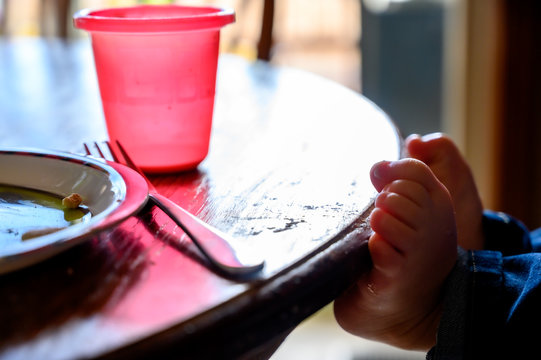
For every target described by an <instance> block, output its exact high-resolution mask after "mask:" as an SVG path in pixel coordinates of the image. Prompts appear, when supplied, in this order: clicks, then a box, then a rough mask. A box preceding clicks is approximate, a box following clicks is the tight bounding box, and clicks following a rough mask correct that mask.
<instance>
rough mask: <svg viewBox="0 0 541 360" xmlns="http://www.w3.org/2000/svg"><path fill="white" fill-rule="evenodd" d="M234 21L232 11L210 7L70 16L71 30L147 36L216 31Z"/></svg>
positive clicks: (133, 8)
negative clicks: (151, 33) (149, 33)
mask: <svg viewBox="0 0 541 360" xmlns="http://www.w3.org/2000/svg"><path fill="white" fill-rule="evenodd" d="M234 21H235V11H234V10H232V9H227V8H218V7H213V6H180V5H139V6H130V7H117V8H109V9H102V10H89V9H83V10H80V11H78V12H76V13H75V14H74V15H73V24H74V25H75V27H77V28H79V29H82V30H86V31H90V32H94V31H101V32H121V33H148V32H176V31H193V30H210V29H219V28H221V27H223V26H225V25H227V24H230V23H232V22H234Z"/></svg>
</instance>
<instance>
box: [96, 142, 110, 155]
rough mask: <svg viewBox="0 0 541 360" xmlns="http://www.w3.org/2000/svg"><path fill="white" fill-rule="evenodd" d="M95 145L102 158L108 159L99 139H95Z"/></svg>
mask: <svg viewBox="0 0 541 360" xmlns="http://www.w3.org/2000/svg"><path fill="white" fill-rule="evenodd" d="M94 147H95V148H96V150H98V154H100V157H101V158H102V159H107V157H105V155H104V154H103V151H101V148H100V145H99V144H98V142H97V141H94Z"/></svg>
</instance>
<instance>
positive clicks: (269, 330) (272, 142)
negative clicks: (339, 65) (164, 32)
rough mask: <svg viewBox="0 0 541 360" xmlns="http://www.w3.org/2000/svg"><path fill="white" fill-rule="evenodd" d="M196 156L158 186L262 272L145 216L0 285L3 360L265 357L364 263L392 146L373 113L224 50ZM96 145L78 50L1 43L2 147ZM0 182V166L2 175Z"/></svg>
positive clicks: (102, 134)
mask: <svg viewBox="0 0 541 360" xmlns="http://www.w3.org/2000/svg"><path fill="white" fill-rule="evenodd" d="M214 113H215V118H214V125H213V134H212V140H211V150H210V153H209V156H208V158H207V159H206V160H205V161H204V162H203V163H202V164H201V165H200V166H199V168H198V169H197V170H196V171H191V172H186V173H179V174H171V175H167V176H154V177H152V178H151V179H152V181H153V182H154V183H155V184H156V186H157V187H158V189H159V190H160V191H161V192H162V193H163V194H164V195H166V196H168V197H170V198H171V199H172V200H174V201H176V202H178V203H179V204H180V205H182V206H184V207H185V208H187V209H188V210H189V211H191V212H192V213H194V214H196V215H197V216H198V217H200V218H202V219H204V220H205V221H207V222H208V223H210V224H212V225H213V226H215V227H217V228H218V229H220V230H222V231H224V232H226V233H228V234H231V235H233V236H234V237H235V239H236V241H237V242H238V243H239V244H243V245H245V246H248V247H250V248H251V251H254V252H257V253H259V254H262V255H263V256H264V258H265V260H266V266H265V268H264V270H263V271H262V272H261V274H259V276H258V277H256V278H254V279H251V280H249V281H238V280H233V279H227V278H224V277H223V276H220V275H218V274H216V273H214V272H213V271H212V270H211V269H210V268H209V267H208V264H207V263H206V261H205V259H204V258H203V257H202V256H201V254H200V253H199V252H198V251H197V249H195V248H194V246H193V244H192V243H191V242H190V241H189V240H188V239H187V238H186V237H185V236H182V231H181V230H179V229H178V228H176V227H175V226H174V224H173V223H172V222H171V221H170V220H169V219H168V218H166V217H165V216H164V215H163V214H162V213H161V212H160V211H159V210H158V209H156V208H150V207H147V208H145V209H144V210H143V211H142V212H141V213H139V214H137V216H133V217H131V218H129V219H128V220H126V221H125V222H124V223H122V224H121V225H120V226H118V227H117V228H114V229H111V230H110V231H107V232H105V233H102V234H100V235H99V236H97V237H95V238H92V239H89V240H88V241H87V242H85V243H83V244H81V245H78V246H76V247H74V248H72V249H70V250H68V251H65V252H63V253H61V254H60V255H57V256H55V257H53V258H51V259H49V260H46V261H44V262H42V263H39V264H37V265H34V266H31V267H28V268H25V269H22V270H19V271H16V272H13V273H9V274H6V275H2V276H0V294H1V296H0V309H1V310H0V324H1V325H0V358H1V359H23V358H24V359H44V358H47V359H72V358H86V357H89V358H106V359H117V358H118V359H133V358H148V357H150V356H152V357H153V358H160V359H164V358H182V359H189V358H197V359H203V358H215V359H217V358H238V357H241V356H244V357H245V358H249V357H253V356H255V355H257V354H259V353H264V352H268V350H269V349H272V345H273V344H277V343H279V342H280V341H281V340H282V339H283V337H284V335H285V334H287V332H288V331H290V330H291V329H293V328H294V327H295V326H296V325H298V324H299V323H300V322H301V321H302V320H303V319H305V318H306V317H307V316H309V315H311V314H312V313H314V312H315V311H317V310H318V309H320V308H321V307H323V306H324V305H326V304H328V303H329V302H331V301H332V300H333V299H334V298H335V297H336V296H337V295H339V294H340V293H341V292H342V291H343V290H345V289H346V288H347V287H348V286H349V285H350V284H352V282H353V281H354V280H355V278H356V277H357V276H359V275H360V274H361V273H362V272H363V271H365V269H366V268H367V266H369V263H370V260H369V256H368V252H367V247H366V239H367V237H368V234H369V230H368V229H367V225H366V217H367V214H368V211H369V209H370V207H371V204H372V199H373V197H374V195H375V191H374V190H373V188H372V186H371V184H370V180H369V176H368V172H369V169H370V167H371V165H372V164H373V163H375V162H376V161H379V160H382V159H397V158H399V157H400V152H401V146H402V141H401V138H400V136H399V134H398V132H397V131H396V129H395V127H394V126H393V124H392V123H391V122H390V120H389V119H388V118H387V117H386V116H385V114H384V113H383V112H382V111H381V110H379V109H378V108H377V107H376V106H375V105H374V104H372V103H370V102H369V101H367V100H366V99H365V98H363V97H362V96H360V95H358V94H356V93H354V92H351V91H349V90H347V89H346V88H343V87H341V86H340V85H337V84H335V83H332V82H330V81H327V80H325V79H323V78H320V77H317V76H315V75H312V74H309V73H305V72H302V71H299V70H293V69H286V68H276V67H272V66H270V65H268V64H267V63H263V62H255V63H251V62H247V61H246V60H243V59H241V58H237V57H234V56H231V55H223V56H222V57H221V59H220V64H219V70H218V83H217V95H216V106H215V112H214ZM106 138H107V135H106V130H105V125H104V118H103V114H102V110H101V105H100V99H99V93H98V87H97V83H96V78H95V73H94V66H93V59H92V53H91V49H90V46H89V44H88V42H87V41H86V40H80V41H76V42H62V41H51V40H49V41H47V40H40V39H26V40H2V41H1V42H0V147H1V146H4V147H5V146H24V147H39V148H47V149H57V150H64V151H71V152H82V143H83V142H85V141H93V140H105V139H106ZM0 171H1V170H0Z"/></svg>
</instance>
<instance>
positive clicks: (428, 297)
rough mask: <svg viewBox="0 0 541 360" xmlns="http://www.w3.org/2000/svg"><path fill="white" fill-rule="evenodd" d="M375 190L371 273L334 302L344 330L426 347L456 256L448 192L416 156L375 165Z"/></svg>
mask: <svg viewBox="0 0 541 360" xmlns="http://www.w3.org/2000/svg"><path fill="white" fill-rule="evenodd" d="M371 177H372V183H373V184H374V186H375V187H376V189H377V190H378V192H379V195H378V197H377V199H376V201H375V208H374V210H373V212H372V214H371V215H370V225H371V227H372V229H373V230H374V234H373V235H372V236H371V237H370V239H369V242H368V247H369V250H370V254H371V257H372V262H373V267H372V269H371V271H370V272H369V273H368V274H366V275H365V276H364V277H363V278H361V279H360V280H359V281H358V283H357V284H356V286H355V287H353V288H352V289H351V290H350V291H349V292H348V293H346V294H345V295H343V296H342V297H340V298H338V299H337V300H336V301H335V315H336V319H337V320H338V322H339V323H340V325H341V326H342V327H343V328H344V329H346V330H347V331H349V332H351V333H353V334H356V335H358V336H361V337H365V338H369V339H373V340H378V341H383V342H386V343H389V344H392V345H394V346H398V347H402V348H407V349H419V350H428V349H429V348H430V347H432V346H433V345H434V344H435V342H436V333H437V326H438V323H439V318H440V315H441V291H442V288H443V283H444V281H445V278H446V277H447V276H448V274H449V273H450V271H451V269H452V268H453V266H454V263H455V261H456V224H455V219H454V210H453V204H452V200H451V197H450V195H449V192H448V190H447V189H446V188H445V186H444V185H443V184H442V183H441V182H440V181H439V180H438V179H437V178H436V177H435V175H434V174H433V173H432V171H431V170H430V168H429V167H428V166H427V165H425V164H424V163H422V162H421V161H418V160H415V159H404V160H400V161H395V162H381V163H378V164H376V165H375V166H374V167H373V168H372V172H371Z"/></svg>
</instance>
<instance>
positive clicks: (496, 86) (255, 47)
mask: <svg viewBox="0 0 541 360" xmlns="http://www.w3.org/2000/svg"><path fill="white" fill-rule="evenodd" d="M137 3H181V4H188V5H190V4H211V5H218V6H226V7H232V8H234V9H235V10H236V13H237V22H236V23H235V24H233V25H231V26H228V27H226V28H224V29H223V30H222V42H221V46H222V51H223V52H227V53H232V54H236V55H239V56H242V57H245V58H246V59H248V60H250V61H268V62H270V63H271V64H276V65H280V66H289V67H295V68H298V69H302V70H305V71H309V72H312V73H315V74H318V75H319V76H323V77H326V78H329V79H331V80H333V81H336V82H338V83H341V84H342V85H344V86H345V87H348V88H350V89H351V90H352V91H355V92H358V93H361V94H363V95H364V96H366V97H367V98H369V99H370V100H372V101H373V102H375V103H376V104H377V105H378V106H380V107H381V108H382V109H383V110H385V111H386V112H387V113H388V114H389V115H390V116H391V118H392V119H393V121H395V123H396V124H397V126H398V127H399V129H400V130H401V132H402V133H403V135H404V136H407V135H409V134H411V133H420V134H424V133H428V132H434V131H443V132H446V133H448V134H449V135H450V136H451V137H452V138H453V139H454V140H455V141H456V142H457V144H458V145H459V147H460V149H461V151H462V152H463V153H464V155H465V156H466V158H467V159H468V161H469V162H470V164H471V165H472V168H473V170H474V175H475V178H476V181H477V183H478V186H479V190H480V192H481V196H482V199H483V202H484V205H485V207H486V208H490V209H494V210H501V211H505V212H507V213H510V214H511V215H514V216H517V217H518V218H520V219H522V220H523V221H524V222H525V224H526V225H527V226H528V227H530V228H532V229H533V228H536V227H539V226H541V146H539V145H538V144H539V139H541V108H540V107H541V74H540V69H539V65H540V64H541V50H540V49H541V46H540V45H541V41H540V40H541V21H539V19H540V18H541V1H536V0H520V1H512V0H475V1H468V0H207V1H204V0H192V1H150V0H148V1H141V0H139V1H136V0H71V1H70V0H0V39H1V40H0V41H11V39H14V38H20V37H36V36H43V37H52V38H62V39H65V41H80V40H81V39H82V38H84V37H85V36H86V35H85V34H83V33H82V32H79V31H77V30H75V29H73V27H72V25H71V16H72V14H73V13H74V12H75V11H77V10H79V9H82V8H104V7H114V6H127V5H133V4H137ZM0 71H1V70H0ZM329 121H332V119H329ZM298 357H302V358H309V359H348V360H360V359H385V358H387V359H422V358H424V354H422V353H417V352H405V351H399V350H397V349H394V348H391V347H387V346H384V345H380V344H376V343H372V342H369V341H364V340H361V339H358V338H355V337H353V336H350V335H348V334H346V333H345V332H344V331H342V330H341V329H339V328H338V326H337V325H336V324H335V322H334V319H333V316H332V310H331V309H330V308H329V307H327V308H325V309H323V310H322V311H321V312H319V313H318V314H316V315H315V316H313V317H311V318H310V319H308V320H307V321H305V322H304V323H303V324H301V326H299V327H298V328H297V329H296V330H295V331H294V332H293V333H292V334H291V335H290V336H289V338H288V339H287V340H286V342H285V343H284V344H283V345H282V346H281V347H280V349H279V350H278V352H277V353H276V354H275V355H274V356H273V359H274V360H284V359H293V358H298Z"/></svg>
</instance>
